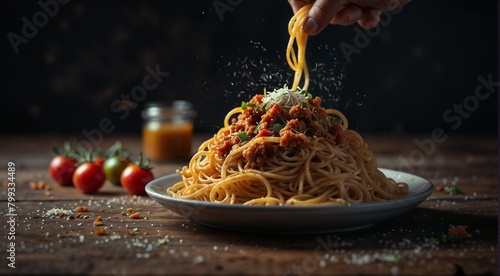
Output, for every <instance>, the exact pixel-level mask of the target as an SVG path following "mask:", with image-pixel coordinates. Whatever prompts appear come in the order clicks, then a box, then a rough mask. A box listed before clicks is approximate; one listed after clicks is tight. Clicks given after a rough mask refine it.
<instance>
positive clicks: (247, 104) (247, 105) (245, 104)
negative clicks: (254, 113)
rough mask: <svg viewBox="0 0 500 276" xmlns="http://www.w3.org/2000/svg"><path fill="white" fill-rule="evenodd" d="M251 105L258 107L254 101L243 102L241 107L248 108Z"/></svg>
mask: <svg viewBox="0 0 500 276" xmlns="http://www.w3.org/2000/svg"><path fill="white" fill-rule="evenodd" d="M249 107H251V108H256V107H257V105H256V104H253V103H247V102H241V109H243V110H246V109H247V108H249Z"/></svg>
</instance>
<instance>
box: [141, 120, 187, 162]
mask: <svg viewBox="0 0 500 276" xmlns="http://www.w3.org/2000/svg"><path fill="white" fill-rule="evenodd" d="M192 137H193V125H192V124H190V123H181V124H175V123H156V124H154V123H149V124H147V125H146V126H144V129H143V132H142V141H143V142H142V143H143V154H144V155H145V156H147V157H148V158H150V159H151V160H154V161H169V160H181V159H186V158H189V156H190V154H191V142H192Z"/></svg>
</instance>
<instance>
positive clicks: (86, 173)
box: [73, 162, 106, 194]
mask: <svg viewBox="0 0 500 276" xmlns="http://www.w3.org/2000/svg"><path fill="white" fill-rule="evenodd" d="M104 181H106V175H105V174H104V171H103V170H102V168H101V167H99V165H96V164H95V163H92V162H85V163H83V164H81V165H80V166H78V168H76V170H75V173H74V174H73V183H74V184H75V187H76V188H78V189H79V190H81V191H82V192H84V193H86V194H92V193H95V192H97V191H98V190H99V189H100V188H101V187H102V186H103V185H104Z"/></svg>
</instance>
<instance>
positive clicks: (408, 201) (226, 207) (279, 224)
mask: <svg viewBox="0 0 500 276" xmlns="http://www.w3.org/2000/svg"><path fill="white" fill-rule="evenodd" d="M380 170H381V171H382V172H383V173H384V174H385V175H386V176H387V177H389V178H392V179H394V180H396V181H398V182H406V183H408V185H409V193H408V195H407V196H405V197H403V198H399V199H394V200H387V201H382V202H370V203H362V204H356V205H351V206H312V207H309V206H307V207H306V206H244V205H232V204H217V203H211V202H204V201H196V200H185V199H177V198H173V197H171V196H169V195H168V194H167V191H166V190H167V188H169V187H171V186H172V185H174V184H175V183H177V182H179V181H180V180H181V177H180V176H179V175H177V174H171V175H167V176H164V177H160V178H158V179H155V180H153V181H152V182H150V183H149V184H148V185H147V186H146V192H147V193H148V195H149V196H150V197H151V198H153V199H154V200H156V201H157V202H158V203H160V204H161V205H163V206H164V207H165V208H167V209H169V210H171V211H172V212H174V213H177V214H179V215H181V216H183V217H185V218H188V219H190V220H192V221H195V222H198V223H200V224H203V225H206V226H210V227H216V228H221V229H226V230H234V231H243V232H255V233H282V234H285V233H286V234H299V233H328V232H343V231H352V230H357V229H361V228H365V227H369V226H371V225H373V224H375V223H378V222H382V221H384V220H388V219H390V218H394V217H397V216H399V215H401V214H403V213H405V212H407V211H408V210H410V209H412V208H414V207H415V206H417V205H418V204H420V203H421V202H422V201H424V200H426V199H427V198H428V197H429V196H430V195H431V194H432V191H433V185H432V183H431V182H429V181H428V180H426V179H424V178H422V177H419V176H416V175H412V174H409V173H405V172H399V171H394V170H388V169H380Z"/></svg>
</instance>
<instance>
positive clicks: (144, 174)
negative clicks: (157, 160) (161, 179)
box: [120, 163, 154, 195]
mask: <svg viewBox="0 0 500 276" xmlns="http://www.w3.org/2000/svg"><path fill="white" fill-rule="evenodd" d="M153 179H154V176H153V173H152V172H151V170H150V168H148V167H142V166H140V165H137V164H134V163H133V164H130V165H128V166H127V167H126V168H125V170H123V172H122V175H121V177H120V180H121V183H122V186H123V188H125V190H126V191H127V192H128V193H129V194H132V195H143V194H145V193H146V189H145V188H146V184H148V183H149V182H151V181H152V180H153Z"/></svg>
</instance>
